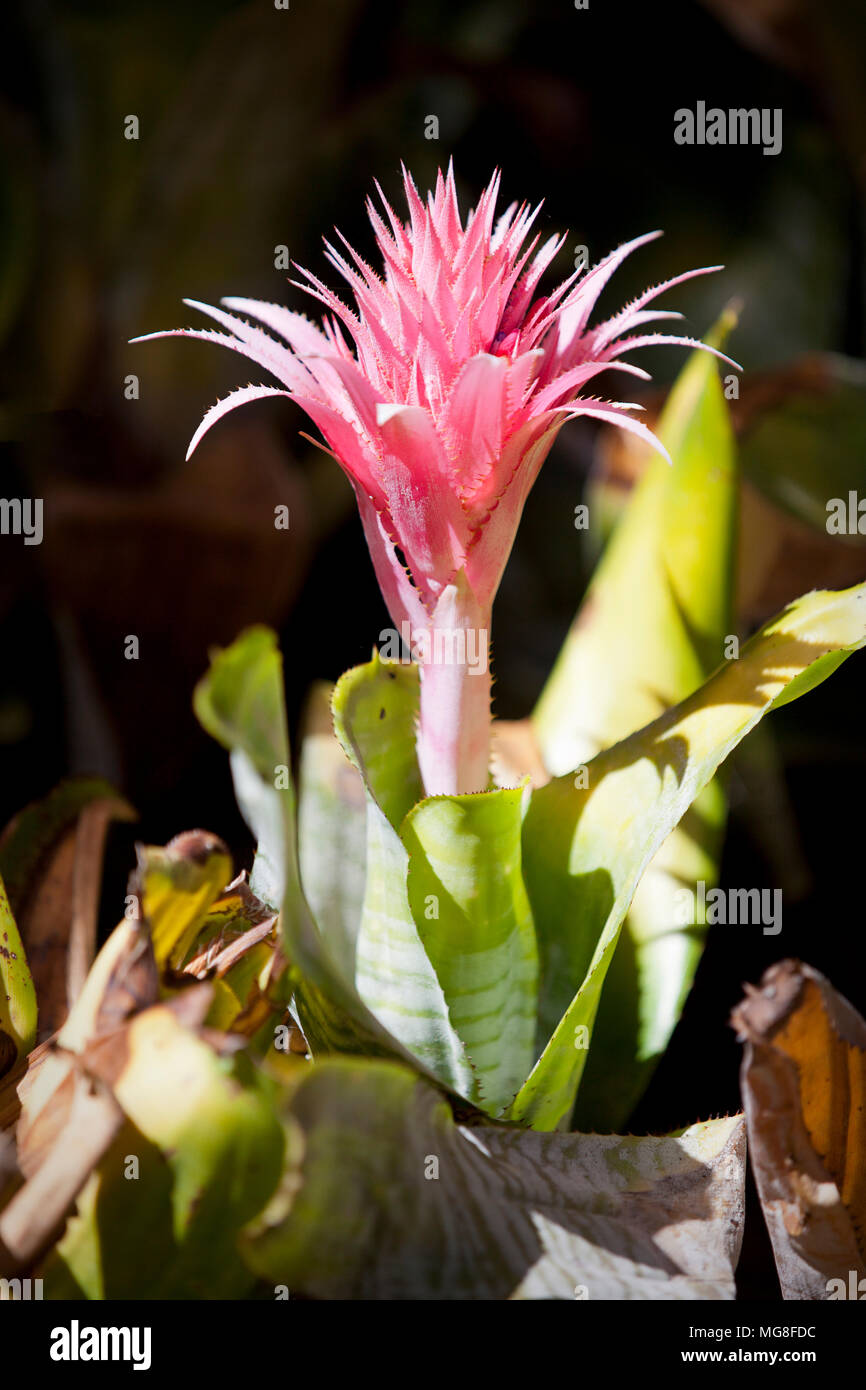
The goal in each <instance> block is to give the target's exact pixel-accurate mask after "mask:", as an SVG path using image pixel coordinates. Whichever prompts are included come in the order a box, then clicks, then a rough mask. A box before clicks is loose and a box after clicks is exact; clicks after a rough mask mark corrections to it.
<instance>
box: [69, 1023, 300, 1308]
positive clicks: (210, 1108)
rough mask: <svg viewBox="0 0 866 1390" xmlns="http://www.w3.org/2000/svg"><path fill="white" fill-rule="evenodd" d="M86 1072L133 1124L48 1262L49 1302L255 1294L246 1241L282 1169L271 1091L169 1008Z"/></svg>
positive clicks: (89, 1186) (91, 1061) (240, 1060)
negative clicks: (241, 1245)
mask: <svg viewBox="0 0 866 1390" xmlns="http://www.w3.org/2000/svg"><path fill="white" fill-rule="evenodd" d="M84 1064H85V1066H86V1067H87V1069H88V1071H90V1072H92V1073H94V1074H96V1075H98V1076H99V1077H100V1080H101V1081H103V1082H104V1083H105V1084H107V1085H110V1086H111V1088H112V1090H113V1092H114V1095H115V1097H116V1099H117V1101H118V1102H119V1104H120V1106H121V1108H122V1110H123V1112H124V1114H125V1115H126V1116H127V1121H128V1122H127V1124H126V1125H125V1126H124V1128H123V1129H122V1130H121V1131H120V1133H119V1134H118V1136H117V1138H116V1140H115V1141H114V1143H113V1144H112V1145H111V1147H110V1149H109V1150H108V1152H107V1153H106V1154H105V1157H104V1158H103V1159H102V1161H101V1162H100V1163H99V1165H98V1167H97V1168H96V1170H95V1172H94V1173H93V1174H92V1176H91V1177H90V1178H89V1179H88V1180H87V1183H86V1184H85V1187H84V1189H83V1190H82V1192H81V1193H80V1195H79V1198H78V1202H77V1207H76V1210H75V1212H74V1213H73V1215H72V1216H71V1218H70V1220H69V1222H68V1224H67V1228H66V1232H65V1234H64V1235H63V1237H62V1239H61V1240H60V1242H59V1244H58V1246H57V1247H56V1250H55V1252H54V1253H53V1254H52V1255H51V1256H50V1257H49V1259H48V1261H47V1264H46V1267H45V1269H44V1270H43V1277H44V1280H45V1292H46V1297H48V1298H76V1297H78V1298H80V1297H82V1296H84V1297H86V1298H89V1299H113V1298H136V1299H139V1298H162V1299H167V1298H237V1297H241V1296H243V1295H244V1294H246V1293H249V1291H250V1289H251V1287H252V1285H253V1282H254V1281H253V1279H252V1277H251V1276H250V1274H249V1271H248V1269H247V1268H246V1266H245V1265H244V1264H243V1263H242V1261H241V1260H240V1258H239V1255H238V1248H237V1241H238V1235H239V1233H240V1231H241V1229H242V1228H243V1227H244V1226H245V1225H246V1224H247V1222H248V1221H250V1219H251V1218H252V1217H254V1216H255V1215H256V1214H257V1213H258V1212H260V1211H261V1210H262V1208H263V1207H264V1205H265V1203H266V1202H267V1201H268V1199H269V1198H270V1196H271V1194H272V1193H273V1191H274V1189H275V1187H276V1185H277V1182H278V1180H279V1176H280V1172H281V1169H282V1166H283V1154H284V1136H283V1129H282V1126H281V1125H280V1122H279V1120H278V1118H277V1116H276V1113H275V1111H274V1106H273V1098H272V1090H271V1087H270V1085H269V1084H266V1083H265V1082H264V1081H263V1079H262V1078H261V1077H260V1076H259V1075H258V1074H257V1073H256V1072H254V1070H253V1069H252V1067H251V1066H250V1065H249V1063H248V1061H247V1059H246V1058H244V1057H243V1056H236V1057H235V1058H234V1059H233V1060H232V1061H230V1062H229V1061H226V1060H224V1059H221V1058H220V1057H218V1056H217V1054H216V1053H215V1052H214V1051H213V1049H212V1048H211V1047H210V1046H208V1044H207V1043H205V1042H204V1041H202V1040H201V1039H200V1038H198V1037H196V1035H195V1033H194V1032H193V1031H191V1030H190V1029H188V1028H186V1027H184V1026H183V1024H181V1023H180V1022H179V1021H178V1019H177V1018H176V1017H175V1016H174V1015H173V1013H172V1011H171V1010H170V1009H169V1008H167V1007H164V1006H157V1007H155V1008H151V1009H147V1010H145V1012H143V1013H141V1014H139V1015H137V1016H136V1017H135V1018H134V1019H133V1020H132V1022H131V1023H130V1024H129V1026H128V1028H127V1029H126V1030H125V1032H124V1035H123V1037H122V1038H118V1036H117V1034H115V1035H114V1036H113V1037H112V1038H111V1039H110V1042H109V1044H108V1045H107V1046H106V1047H104V1048H103V1049H102V1051H101V1055H91V1056H88V1055H87V1054H85V1058H84ZM131 1158H135V1159H137V1160H138V1171H137V1173H136V1175H135V1180H133V1179H132V1178H131V1177H130V1159H131Z"/></svg>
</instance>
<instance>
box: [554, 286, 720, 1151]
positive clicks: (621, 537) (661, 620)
mask: <svg viewBox="0 0 866 1390" xmlns="http://www.w3.org/2000/svg"><path fill="white" fill-rule="evenodd" d="M734 321H735V319H734V316H733V314H732V313H728V314H726V315H725V316H724V317H723V319H722V320H721V321H720V323H719V325H718V326H717V328H716V330H715V331H714V332H713V333H712V334H711V335H709V341H712V342H714V343H716V344H718V343H720V342H721V341H723V340H724V337H725V336H726V334H727V332H728V330H729V329H730V327H731V326H732V324H733V322H734ZM657 433H658V435H659V437H660V438H661V439H662V441H663V442H664V444H665V445H666V447H667V449H668V451H669V453H670V455H671V458H672V460H673V467H671V466H670V465H668V464H667V463H666V462H665V461H664V459H662V458H661V457H659V456H657V455H656V456H654V457H653V460H652V462H651V463H650V464H649V466H648V468H647V470H646V472H645V474H644V476H643V478H642V480H641V483H640V484H639V486H638V487H637V488H636V489H635V492H634V495H633V496H632V498H631V500H630V503H629V505H628V507H627V509H626V512H625V514H624V516H623V518H622V520H621V521H620V524H619V526H618V527H617V529H616V531H615V533H614V535H613V538H612V539H611V541H610V542H609V544H608V546H607V549H606V550H605V552H604V555H603V556H602V559H601V562H600V564H599V567H598V570H597V572H596V575H595V577H594V578H593V581H592V583H591V585H590V587H589V590H588V593H587V595H586V598H585V600H584V603H583V605H582V607H581V610H580V612H579V613H578V616H577V618H576V620H575V623H574V626H573V628H572V630H571V632H570V634H569V636H568V638H567V640H566V642H565V645H564V647H563V650H562V653H561V655H560V657H559V660H558V661H557V664H556V666H555V668H554V671H553V673H552V675H551V677H550V680H549V681H548V683H547V686H546V687H545V690H544V692H543V693H542V696H541V699H540V700H539V703H538V707H537V709H536V710H535V712H534V714H533V718H532V722H533V728H534V731H535V734H536V738H537V739H538V742H539V746H540V748H541V752H542V755H543V758H544V761H545V764H546V766H547V767H548V769H549V770H550V771H551V772H553V773H564V772H566V771H567V770H569V769H573V768H576V767H578V765H585V763H586V762H587V760H588V759H590V758H591V757H593V756H594V755H595V754H596V753H597V752H598V751H599V750H600V749H602V748H606V747H609V746H610V745H611V744H613V743H615V742H617V741H618V740H620V739H623V738H626V737H627V736H628V735H629V734H631V733H633V732H634V731H635V730H636V729H639V728H641V727H643V725H645V724H647V723H649V722H650V721H651V720H652V719H655V718H656V717H657V716H658V715H659V714H660V713H661V712H662V710H664V709H666V708H670V707H671V706H672V705H675V704H677V703H678V702H679V701H680V700H683V699H685V697H686V696H687V695H690V694H691V693H692V691H694V690H695V689H696V688H697V686H699V685H700V683H701V681H702V680H703V679H705V678H706V676H707V675H708V674H709V672H710V671H711V670H713V669H714V667H715V666H716V665H717V664H718V662H719V660H720V659H721V658H722V655H723V640H724V638H725V636H726V635H727V634H729V633H730V631H731V626H730V624H731V617H730V607H731V590H732V574H733V558H734V543H735V532H736V499H737V470H736V463H735V454H734V442H733V435H732V431H731V426H730V421H729V418H728V410H727V405H726V402H725V399H724V396H723V393H722V388H721V383H720V381H719V375H718V370H717V364H716V362H715V360H714V359H713V358H712V357H711V356H710V355H709V354H708V353H705V352H700V351H696V352H694V353H692V354H691V356H690V357H689V359H688V361H687V363H686V365H685V367H684V368H683V370H682V372H681V373H680V376H679V378H678V380H677V382H676V384H675V386H674V388H673V390H672V391H671V393H670V396H669V398H668V402H667V404H666V407H665V410H664V412H663V414H662V416H661V419H660V421H659V425H658V429H657ZM725 811H726V808H725V801H724V797H723V795H722V793H721V790H720V788H719V787H718V786H717V785H715V784H711V785H710V786H708V787H707V788H706V789H705V790H704V791H703V792H701V794H700V795H699V797H698V798H697V800H696V802H695V805H694V806H693V807H692V808H691V810H690V811H689V812H688V814H687V815H686V816H685V817H684V819H683V821H682V823H681V824H680V826H679V827H678V828H677V829H676V830H674V832H673V834H672V835H671V837H670V839H669V840H668V841H667V842H666V843H665V844H664V845H663V846H662V847H661V848H660V850H659V853H658V855H657V857H656V859H655V861H654V862H653V863H652V864H651V865H650V866H649V867H648V869H647V871H646V874H645V875H644V877H643V879H642V880H641V883H640V885H639V886H638V889H637V892H636V895H635V899H634V902H633V904H632V908H631V911H630V913H629V916H628V919H627V922H626V924H625V928H624V931H623V934H622V937H621V940H620V943H619V946H618V948H617V951H616V954H615V956H614V959H613V961H612V964H611V967H610V971H609V974H608V977H607V981H606V984H605V991H604V995H603V997H602V1001H601V1006H600V1010H599V1016H598V1019H597V1022H596V1030H595V1032H594V1034H593V1047H592V1052H591V1056H590V1058H589V1061H588V1064H587V1071H586V1076H585V1078H584V1083H583V1086H582V1088H581V1095H580V1099H579V1102H578V1107H579V1109H578V1115H577V1116H576V1122H577V1123H578V1124H579V1125H580V1127H582V1128H598V1129H603V1130H604V1129H616V1128H619V1127H621V1126H622V1125H624V1123H625V1121H626V1120H627V1118H628V1115H629V1114H630V1112H631V1110H632V1109H633V1107H634V1104H635V1102H636V1101H637V1099H638V1097H639V1095H640V1093H641V1091H642V1090H643V1088H644V1086H645V1085H646V1083H647V1081H648V1080H649V1076H650V1074H651V1071H652V1069H653V1067H654V1065H655V1063H656V1061H657V1059H658V1057H659V1056H660V1055H661V1053H662V1052H663V1051H664V1048H665V1047H666V1045H667V1042H668V1039H669V1037H670V1034H671V1032H672V1031H673V1028H674V1025H675V1024H676V1021H677V1019H678V1017H679V1014H680V1011H681V1008H682V1005H683V1002H684V1000H685V997H686V994H687V992H688V989H689V987H690V985H691V982H692V979H693V976H694V972H695V969H696V967H697V963H698V960H699V958H700V954H701V950H702V949H703V940H704V936H705V929H704V928H701V927H694V926H690V927H681V926H679V925H677V918H676V903H677V898H676V894H677V893H678V892H679V891H680V890H681V889H682V887H683V885H684V884H694V883H695V882H697V880H699V879H702V880H704V881H705V882H706V883H707V884H708V885H713V884H714V883H715V882H716V879H717V872H718V870H717V859H718V853H719V849H720V844H721V836H722V830H723V827H724V822H725ZM588 886H589V885H588ZM593 886H594V890H595V891H598V892H601V893H603V892H604V891H605V889H606V887H607V885H606V884H605V882H604V880H603V879H596V880H594V885H593ZM608 906H609V904H608ZM548 928H549V930H548ZM538 932H539V948H540V951H541V956H542V997H541V1007H540V1030H539V1031H540V1035H541V1036H540V1042H541V1043H542V1044H543V1042H544V1041H545V1040H546V1039H547V1038H548V1037H549V1036H550V1034H551V1032H552V1030H553V1028H554V1027H555V1026H556V1024H557V1022H558V1021H559V1019H560V1017H561V1016H562V1013H563V1011H564V1009H565V1008H566V1006H567V1004H568V1001H569V1000H570V999H571V997H572V995H573V993H574V991H575V989H576V988H577V986H578V984H579V983H580V981H581V979H582V978H583V977H584V975H585V973H586V970H587V969H588V966H589V962H590V960H591V957H592V952H593V950H594V947H595V942H594V940H593V939H592V937H591V935H590V936H587V935H586V934H585V933H582V932H575V933H568V934H565V938H564V939H563V932H562V926H561V921H560V920H559V919H557V918H556V917H552V916H548V915H544V916H542V917H540V918H539V920H538Z"/></svg>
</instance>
